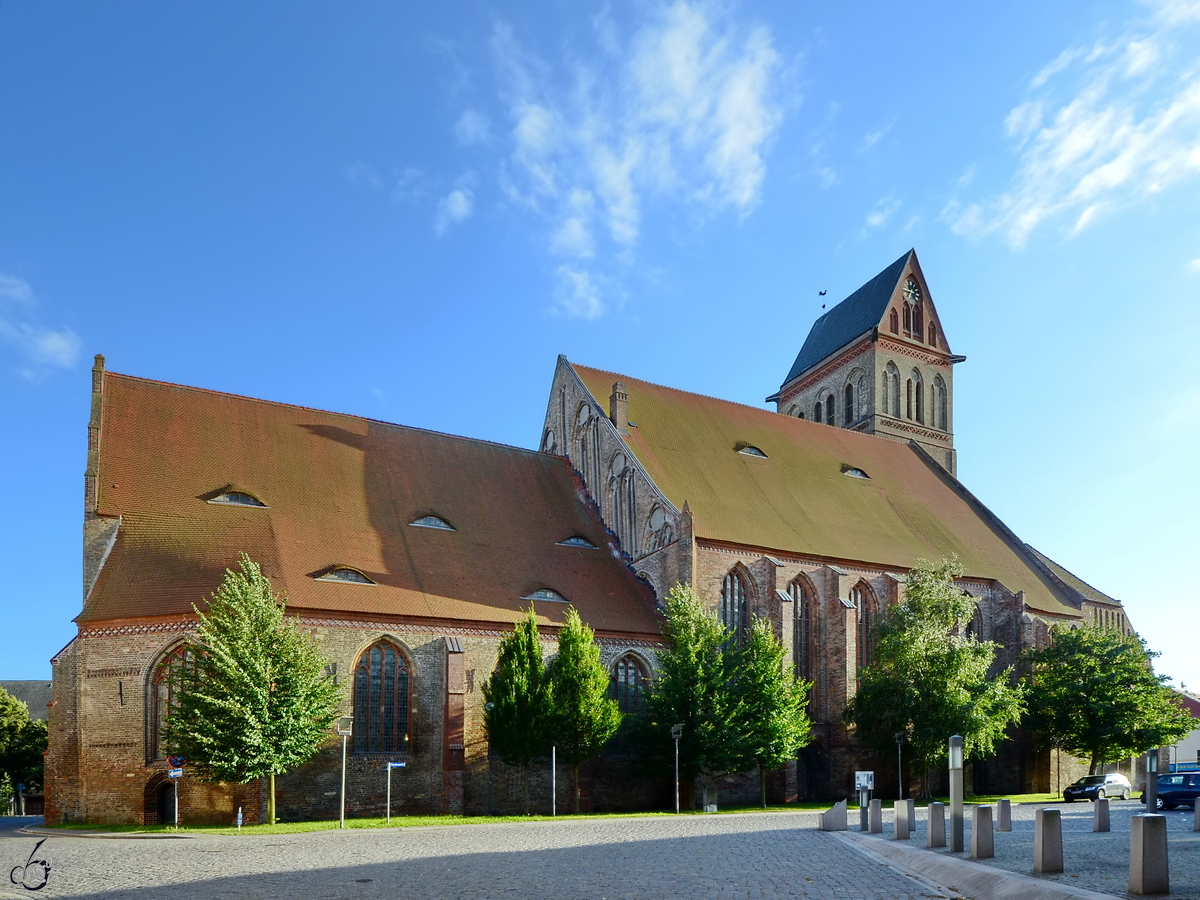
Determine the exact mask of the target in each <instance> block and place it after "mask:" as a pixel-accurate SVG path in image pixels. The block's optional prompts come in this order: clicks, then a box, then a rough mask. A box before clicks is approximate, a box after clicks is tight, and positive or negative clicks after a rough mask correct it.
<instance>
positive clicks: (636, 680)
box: [609, 653, 649, 717]
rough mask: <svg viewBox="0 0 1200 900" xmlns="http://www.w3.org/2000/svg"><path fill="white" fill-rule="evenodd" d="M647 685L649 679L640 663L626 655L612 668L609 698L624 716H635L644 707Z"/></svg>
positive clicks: (632, 656) (631, 655)
mask: <svg viewBox="0 0 1200 900" xmlns="http://www.w3.org/2000/svg"><path fill="white" fill-rule="evenodd" d="M647 684H649V677H648V676H647V674H646V668H645V666H643V665H642V661H641V660H640V659H638V658H637V657H636V656H634V655H633V654H632V653H626V654H625V655H624V656H622V657H621V658H620V659H618V660H617V662H616V665H614V666H613V673H612V680H611V681H610V682H609V696H610V697H611V698H612V699H614V700H616V701H617V707H618V708H619V709H620V710H621V712H623V713H624V714H625V715H626V716H630V717H632V716H637V715H639V714H640V713H641V712H642V709H643V708H644V706H645V702H646V685H647Z"/></svg>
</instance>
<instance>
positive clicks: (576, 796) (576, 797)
mask: <svg viewBox="0 0 1200 900" xmlns="http://www.w3.org/2000/svg"><path fill="white" fill-rule="evenodd" d="M571 769H572V771H574V773H575V812H576V813H578V812H579V794H580V791H579V763H575V765H573V766H571Z"/></svg>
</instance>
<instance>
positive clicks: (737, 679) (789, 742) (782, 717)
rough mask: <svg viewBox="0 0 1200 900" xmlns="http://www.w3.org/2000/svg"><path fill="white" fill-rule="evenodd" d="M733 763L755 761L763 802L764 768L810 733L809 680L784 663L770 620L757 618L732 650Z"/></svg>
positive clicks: (791, 753) (792, 753) (780, 761)
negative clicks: (744, 636) (793, 673)
mask: <svg viewBox="0 0 1200 900" xmlns="http://www.w3.org/2000/svg"><path fill="white" fill-rule="evenodd" d="M733 652H734V660H733V667H734V672H735V675H734V678H733V684H732V692H733V698H732V699H733V704H734V706H733V721H732V725H733V731H734V733H735V737H734V744H735V747H736V750H737V754H738V756H737V761H736V763H735V768H737V769H739V770H744V769H749V768H752V767H753V766H758V791H759V800H760V801H761V803H762V805H763V807H764V808H765V807H766V805H767V775H766V773H767V770H768V769H777V768H779V767H780V766H782V765H784V764H785V763H786V762H788V761H789V760H791V759H795V757H796V751H798V750H799V749H800V748H801V747H803V746H805V745H807V744H808V742H809V741H810V740H811V739H812V736H811V733H810V729H811V724H812V723H811V722H810V720H809V718H808V714H807V713H806V712H805V706H806V705H807V704H808V687H809V685H808V682H806V681H804V680H803V679H797V678H795V677H794V676H793V675H792V673H791V672H789V671H785V669H784V649H783V645H782V644H781V643H780V642H779V641H777V640H776V639H775V634H774V632H772V631H771V623H770V622H769V621H767V620H766V619H757V618H756V619H755V620H754V623H753V625H752V626H751V628H750V635H749V637H748V639H747V641H746V645H745V646H744V647H742V648H740V649H737V650H734V651H733Z"/></svg>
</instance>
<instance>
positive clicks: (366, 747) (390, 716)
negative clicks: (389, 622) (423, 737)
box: [354, 641, 412, 753]
mask: <svg viewBox="0 0 1200 900" xmlns="http://www.w3.org/2000/svg"><path fill="white" fill-rule="evenodd" d="M411 689H412V684H411V679H410V677H409V667H408V661H407V660H406V659H405V658H404V654H403V653H401V652H400V649H399V648H398V647H397V646H396V645H395V644H392V643H391V642H389V641H377V642H376V643H374V644H372V645H371V646H370V647H368V648H367V649H366V650H364V651H363V654H362V656H360V657H359V658H358V665H357V666H356V667H355V670H354V752H355V753H402V752H406V751H408V750H409V744H410V734H409V709H410V706H411V700H412V693H411Z"/></svg>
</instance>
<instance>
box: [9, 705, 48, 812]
mask: <svg viewBox="0 0 1200 900" xmlns="http://www.w3.org/2000/svg"><path fill="white" fill-rule="evenodd" d="M46 739H47V734H46V723H45V722H43V721H41V720H40V719H31V718H30V717H29V707H27V706H26V705H25V704H24V703H23V702H21V701H20V700H18V699H17V698H16V697H14V696H13V695H12V694H10V693H8V691H6V690H4V688H0V797H3V796H10V795H12V794H13V793H15V792H16V789H17V785H18V784H24V785H25V786H26V788H27V789H30V790H37V789H38V788H40V787H41V786H42V762H43V757H42V754H43V753H45V752H46Z"/></svg>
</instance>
